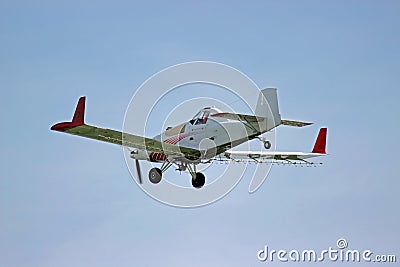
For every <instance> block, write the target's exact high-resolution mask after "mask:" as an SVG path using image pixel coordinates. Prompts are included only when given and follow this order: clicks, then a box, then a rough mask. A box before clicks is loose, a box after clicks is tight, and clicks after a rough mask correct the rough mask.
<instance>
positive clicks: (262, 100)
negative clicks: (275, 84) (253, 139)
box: [255, 88, 281, 131]
mask: <svg viewBox="0 0 400 267" xmlns="http://www.w3.org/2000/svg"><path fill="white" fill-rule="evenodd" d="M255 115H256V116H259V117H264V118H267V120H266V125H262V127H261V128H264V127H265V128H266V129H264V130H267V131H269V130H270V129H272V128H274V127H276V126H278V125H279V124H281V114H279V106H278V96H277V89H276V88H267V89H263V90H261V92H260V95H259V97H258V101H257V107H256V110H255Z"/></svg>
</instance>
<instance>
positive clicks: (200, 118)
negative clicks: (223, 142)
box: [190, 107, 222, 125]
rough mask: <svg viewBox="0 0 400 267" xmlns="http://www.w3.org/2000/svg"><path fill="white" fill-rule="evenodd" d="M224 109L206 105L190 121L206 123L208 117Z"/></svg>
mask: <svg viewBox="0 0 400 267" xmlns="http://www.w3.org/2000/svg"><path fill="white" fill-rule="evenodd" d="M221 112H222V111H221V110H219V109H218V108H216V107H206V108H203V109H202V110H200V111H199V112H198V113H197V114H196V115H195V116H194V117H193V119H191V120H190V123H191V124H193V125H198V124H205V123H206V122H207V120H208V117H209V116H211V115H214V114H217V113H221Z"/></svg>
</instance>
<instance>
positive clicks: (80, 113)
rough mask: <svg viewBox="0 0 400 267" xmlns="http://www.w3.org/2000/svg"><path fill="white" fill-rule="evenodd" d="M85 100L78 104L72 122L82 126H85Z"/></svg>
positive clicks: (84, 98) (83, 97)
mask: <svg viewBox="0 0 400 267" xmlns="http://www.w3.org/2000/svg"><path fill="white" fill-rule="evenodd" d="M85 100H86V97H85V96H82V97H81V98H79V101H78V104H77V105H76V108H75V113H74V117H73V118H72V122H74V123H77V124H81V125H83V124H85Z"/></svg>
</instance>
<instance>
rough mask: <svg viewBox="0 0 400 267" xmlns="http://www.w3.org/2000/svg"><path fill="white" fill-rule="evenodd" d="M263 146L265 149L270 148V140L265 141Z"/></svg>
mask: <svg viewBox="0 0 400 267" xmlns="http://www.w3.org/2000/svg"><path fill="white" fill-rule="evenodd" d="M264 147H265V149H270V148H271V142H270V141H265V142H264Z"/></svg>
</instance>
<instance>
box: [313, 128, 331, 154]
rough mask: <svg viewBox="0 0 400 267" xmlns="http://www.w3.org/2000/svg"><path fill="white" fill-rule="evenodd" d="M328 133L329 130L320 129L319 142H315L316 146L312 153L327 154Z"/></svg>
mask: <svg viewBox="0 0 400 267" xmlns="http://www.w3.org/2000/svg"><path fill="white" fill-rule="evenodd" d="M327 132H328V129H327V128H321V129H319V133H318V136H317V140H316V141H315V145H314V148H313V150H312V153H320V154H326V151H325V149H326V134H327Z"/></svg>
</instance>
